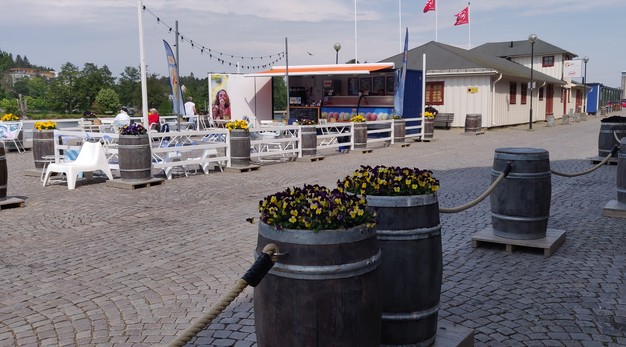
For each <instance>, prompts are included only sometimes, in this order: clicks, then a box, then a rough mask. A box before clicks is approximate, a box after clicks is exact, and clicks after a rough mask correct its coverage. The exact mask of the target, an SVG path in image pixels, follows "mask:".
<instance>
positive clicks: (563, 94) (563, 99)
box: [561, 88, 568, 115]
mask: <svg viewBox="0 0 626 347" xmlns="http://www.w3.org/2000/svg"><path fill="white" fill-rule="evenodd" d="M567 92H568V89H565V88H561V103H563V114H564V115H565V114H567Z"/></svg>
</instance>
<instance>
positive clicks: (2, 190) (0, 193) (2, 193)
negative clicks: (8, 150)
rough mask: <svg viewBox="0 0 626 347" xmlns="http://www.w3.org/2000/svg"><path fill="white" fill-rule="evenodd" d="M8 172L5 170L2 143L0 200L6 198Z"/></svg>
mask: <svg viewBox="0 0 626 347" xmlns="http://www.w3.org/2000/svg"><path fill="white" fill-rule="evenodd" d="M8 178H9V172H8V168H7V157H6V155H5V152H4V143H2V142H0V200H2V199H4V198H6V196H7V182H8Z"/></svg>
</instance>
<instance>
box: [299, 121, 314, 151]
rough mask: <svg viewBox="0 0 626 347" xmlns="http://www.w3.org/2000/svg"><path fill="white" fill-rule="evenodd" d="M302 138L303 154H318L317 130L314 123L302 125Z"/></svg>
mask: <svg viewBox="0 0 626 347" xmlns="http://www.w3.org/2000/svg"><path fill="white" fill-rule="evenodd" d="M300 138H301V139H302V140H301V141H302V144H301V148H302V155H303V156H315V155H317V131H316V129H315V126H314V125H302V126H300Z"/></svg>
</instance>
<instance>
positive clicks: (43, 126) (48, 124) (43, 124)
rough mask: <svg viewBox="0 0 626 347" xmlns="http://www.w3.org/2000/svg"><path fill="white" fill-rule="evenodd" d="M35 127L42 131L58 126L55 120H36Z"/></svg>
mask: <svg viewBox="0 0 626 347" xmlns="http://www.w3.org/2000/svg"><path fill="white" fill-rule="evenodd" d="M34 128H35V129H36V130H38V131H42V130H54V129H56V128H57V123H56V122H53V121H50V120H48V121H41V122H35V124H34Z"/></svg>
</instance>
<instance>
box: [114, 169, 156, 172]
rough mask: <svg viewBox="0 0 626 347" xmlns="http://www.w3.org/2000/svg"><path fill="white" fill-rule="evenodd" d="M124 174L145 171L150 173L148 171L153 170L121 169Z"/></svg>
mask: <svg viewBox="0 0 626 347" xmlns="http://www.w3.org/2000/svg"><path fill="white" fill-rule="evenodd" d="M121 170H122V171H124V172H143V171H148V170H152V169H151V168H143V169H121Z"/></svg>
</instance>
